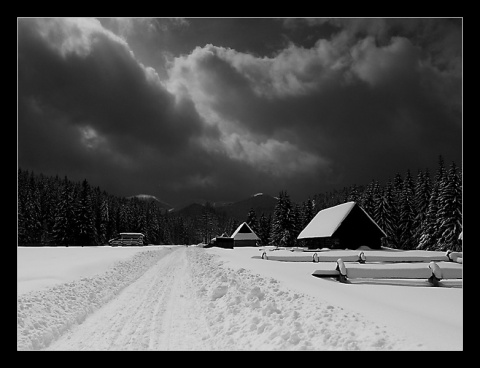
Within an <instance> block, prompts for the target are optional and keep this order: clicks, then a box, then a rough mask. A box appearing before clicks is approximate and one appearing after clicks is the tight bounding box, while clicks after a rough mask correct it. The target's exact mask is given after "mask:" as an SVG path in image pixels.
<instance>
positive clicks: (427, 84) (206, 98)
mask: <svg viewBox="0 0 480 368" xmlns="http://www.w3.org/2000/svg"><path fill="white" fill-rule="evenodd" d="M17 36H18V59H17V60H18V137H17V139H18V156H17V159H18V166H19V167H21V168H22V169H28V170H34V171H35V172H36V173H43V174H46V175H56V174H58V175H59V176H61V177H63V176H65V175H66V176H67V177H68V178H69V179H71V180H75V181H78V180H83V179H87V181H88V182H89V183H90V184H91V185H93V186H100V188H101V189H103V190H106V191H107V192H108V193H110V194H114V195H119V196H130V195H134V194H151V195H155V196H157V197H158V198H159V199H161V200H163V201H166V202H168V203H171V204H173V205H175V204H177V203H180V202H184V201H186V200H188V199H190V198H205V199H209V200H212V201H223V200H239V199H243V198H245V197H248V196H250V195H252V194H254V193H257V192H265V193H269V194H271V195H277V194H278V192H279V191H281V190H286V191H287V192H288V193H289V194H290V196H291V197H292V198H293V199H294V200H298V201H302V200H305V199H306V198H307V197H308V196H312V195H313V194H316V193H323V192H325V191H328V190H331V189H335V188H337V189H341V188H343V187H344V186H349V185H352V184H357V185H362V184H365V185H366V184H368V183H369V182H370V181H371V180H372V179H378V180H380V182H381V183H383V182H384V181H386V180H388V179H389V178H393V176H394V175H395V174H396V173H397V172H398V173H400V174H402V175H404V174H405V173H406V170H407V169H410V170H411V171H412V174H413V175H416V172H417V170H418V169H424V168H426V167H428V168H430V169H432V170H436V167H437V159H438V156H439V155H442V156H443V157H444V159H445V162H446V164H447V165H449V164H450V163H451V161H455V163H456V164H457V165H459V166H461V165H462V43H463V40H462V19H435V18H433V19H421V18H413V19H410V18H403V19H393V18H388V19H380V18H374V19H366V18H357V19H355V18H350V19H347V18H334V19H324V18H310V19H299V18H285V19H274V18H263V19H262V18H230V19H219V18H211V19H209V18H203V19H201V18H186V19H181V18H174V19H173V18H171V19H167V18H156V19H149V18H120V19H117V18H103V19H94V18H55V19H45V18H26V19H24V18H19V19H18V34H17Z"/></svg>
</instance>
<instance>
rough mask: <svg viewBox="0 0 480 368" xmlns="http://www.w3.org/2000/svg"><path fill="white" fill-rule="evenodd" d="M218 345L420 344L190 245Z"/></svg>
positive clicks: (389, 347) (201, 300) (335, 346)
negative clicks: (408, 340) (406, 341)
mask: <svg viewBox="0 0 480 368" xmlns="http://www.w3.org/2000/svg"><path fill="white" fill-rule="evenodd" d="M187 258H188V262H189V270H190V272H191V273H192V280H193V282H194V283H195V284H196V285H195V289H196V290H197V295H196V297H197V298H198V299H199V304H201V305H203V306H204V312H205V316H206V317H205V318H206V320H207V325H208V334H209V337H208V341H209V342H211V344H212V346H213V347H214V349H215V350H397V349H400V350H405V349H407V350H412V349H414V350H418V349H419V346H413V345H410V344H408V343H405V341H404V340H403V338H402V337H399V336H394V335H393V334H392V333H391V331H387V330H386V329H385V328H384V326H381V325H378V324H377V323H375V322H372V321H369V320H368V319H366V318H365V317H364V316H363V315H361V314H359V313H354V312H350V311H347V310H344V309H343V308H342V307H340V306H335V305H332V304H331V303H329V302H327V301H319V300H318V299H316V298H314V297H312V296H310V295H306V294H302V293H299V292H298V291H293V290H291V289H289V288H288V287H286V286H285V285H284V284H283V283H282V282H280V281H278V280H276V279H274V278H270V277H266V276H261V275H259V274H254V273H252V272H250V271H248V270H246V269H244V268H240V269H237V270H233V269H231V268H229V267H226V266H225V265H224V264H223V261H220V259H219V258H220V257H219V256H218V255H214V254H210V253H207V252H205V250H204V249H198V248H188V251H187Z"/></svg>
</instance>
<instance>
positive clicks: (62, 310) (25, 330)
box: [17, 248, 172, 350]
mask: <svg viewBox="0 0 480 368" xmlns="http://www.w3.org/2000/svg"><path fill="white" fill-rule="evenodd" d="M171 251H172V249H171V248H164V249H154V250H145V251H142V252H139V253H137V254H135V255H134V256H133V257H132V258H130V259H127V260H125V261H118V262H116V263H115V264H114V266H113V267H111V268H109V269H108V270H106V271H105V272H103V273H100V274H97V275H94V276H91V277H82V278H80V279H78V280H74V281H71V282H67V283H62V284H57V285H54V286H52V287H48V288H45V289H42V290H34V291H30V292H28V293H26V294H22V295H18V296H17V350H39V349H42V348H45V347H48V345H50V344H51V343H52V342H53V341H55V340H56V339H58V338H59V337H60V336H61V335H62V334H64V333H65V332H67V331H68V330H69V329H71V328H72V327H73V326H75V325H77V324H80V323H82V322H83V321H84V320H85V319H86V318H87V316H88V315H90V314H91V313H94V312H95V311H96V310H97V309H98V308H100V307H101V306H103V305H104V304H106V303H108V302H109V301H110V300H112V299H113V298H114V297H115V296H116V295H118V294H119V293H120V292H121V291H122V290H123V289H124V288H125V287H127V286H128V285H130V284H131V283H132V282H134V281H135V280H137V279H138V278H139V277H141V276H142V275H143V274H144V273H145V271H146V270H148V269H149V268H150V267H151V266H152V265H154V264H155V263H156V262H157V261H158V260H159V259H160V258H162V257H164V256H165V255H166V254H169V253H170V252H171Z"/></svg>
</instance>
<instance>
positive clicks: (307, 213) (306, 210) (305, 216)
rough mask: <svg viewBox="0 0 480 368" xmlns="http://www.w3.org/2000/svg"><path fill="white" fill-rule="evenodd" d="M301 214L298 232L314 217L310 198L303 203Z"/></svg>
mask: <svg viewBox="0 0 480 368" xmlns="http://www.w3.org/2000/svg"><path fill="white" fill-rule="evenodd" d="M301 213H302V216H301V219H302V223H301V229H300V231H301V230H302V229H304V228H305V226H307V225H308V224H309V222H310V221H312V219H313V218H314V217H315V215H316V213H315V208H314V205H313V201H312V200H311V199H310V197H309V198H308V199H307V200H306V201H305V202H303V204H302V211H301Z"/></svg>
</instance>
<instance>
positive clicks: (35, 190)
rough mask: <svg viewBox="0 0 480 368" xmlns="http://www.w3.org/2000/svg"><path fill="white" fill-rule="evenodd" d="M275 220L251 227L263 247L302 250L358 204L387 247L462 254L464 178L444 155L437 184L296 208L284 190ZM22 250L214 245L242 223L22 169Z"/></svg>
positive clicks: (397, 182)
mask: <svg viewBox="0 0 480 368" xmlns="http://www.w3.org/2000/svg"><path fill="white" fill-rule="evenodd" d="M277 198H278V199H277V203H276V206H275V209H274V212H273V213H272V214H266V213H261V214H260V216H258V217H257V213H256V212H255V209H253V208H252V209H250V211H249V212H248V213H247V214H246V218H245V220H246V222H247V223H248V224H249V225H250V227H251V228H252V229H253V230H254V231H255V233H256V234H257V235H258V237H259V238H260V241H259V244H260V245H278V246H287V247H291V246H297V245H302V244H301V242H300V243H299V242H298V241H297V239H296V238H297V236H298V234H299V233H300V231H301V230H302V229H303V228H304V227H305V226H306V225H307V224H308V223H309V222H310V220H311V219H312V218H313V217H314V216H315V215H316V214H317V212H318V211H320V210H322V209H324V208H328V207H331V206H335V205H338V204H341V203H344V202H347V201H355V202H357V203H358V204H359V205H360V206H361V207H362V208H363V209H364V210H365V211H366V212H367V213H368V214H369V215H370V217H372V218H373V219H374V220H375V221H376V222H377V224H378V225H379V226H380V227H381V228H382V229H383V230H384V231H385V233H386V234H387V237H386V238H385V239H384V245H385V246H388V247H392V248H398V249H424V250H447V249H451V250H461V247H462V245H461V240H459V239H458V237H459V234H460V232H461V231H462V175H461V171H460V169H459V168H458V167H457V165H456V164H455V163H454V162H452V163H451V165H450V167H449V168H447V167H446V166H445V163H444V160H443V158H442V157H441V156H440V157H439V160H438V167H437V170H436V173H435V175H434V177H433V178H432V177H431V175H430V171H429V170H428V169H425V170H419V171H418V173H417V175H416V177H415V178H414V177H413V176H412V175H411V172H410V170H407V172H406V174H405V175H404V176H403V177H402V175H400V174H399V173H397V174H396V175H395V176H394V178H393V180H388V181H387V183H386V184H384V185H381V184H380V183H379V182H378V180H372V181H371V182H370V183H369V184H368V185H366V186H357V185H352V186H350V187H344V188H343V189H341V190H333V191H330V192H325V193H319V194H315V195H314V196H313V197H312V198H308V199H307V200H306V201H304V202H303V203H300V204H298V203H294V202H292V201H291V200H290V197H289V195H288V193H287V192H286V191H281V192H280V193H279V195H278V197H277ZM17 210H18V217H17V235H18V244H19V245H30V246H41V245H60V246H70V245H71V246H92V245H103V244H106V242H107V241H108V240H109V239H111V238H113V237H115V236H116V235H118V233H120V232H141V233H143V234H145V237H146V241H147V242H148V243H152V244H196V243H199V242H203V243H208V242H209V241H210V240H211V239H212V238H213V237H215V236H218V235H221V234H223V235H226V236H230V235H231V234H232V233H233V231H234V230H235V229H236V228H237V226H238V225H239V224H240V223H239V221H238V220H236V219H234V218H228V217H226V216H223V215H220V214H218V213H217V212H216V211H215V209H214V208H213V207H212V206H209V205H208V203H207V205H206V206H204V207H203V210H202V214H201V215H199V216H196V217H194V218H185V217H182V216H179V215H176V214H175V213H170V212H168V211H166V210H165V209H164V208H161V207H160V206H159V205H158V204H157V203H156V202H155V201H145V200H141V199H139V198H136V197H132V198H125V197H118V196H113V195H110V194H108V193H106V192H105V191H103V190H101V189H100V188H99V187H92V186H90V184H89V183H88V182H87V180H86V179H85V180H83V181H81V182H73V181H71V180H69V179H68V178H67V177H64V178H63V179H61V178H59V177H58V176H54V177H48V176H45V175H43V174H35V173H33V172H29V171H27V170H22V169H21V168H19V169H18V204H17Z"/></svg>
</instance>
